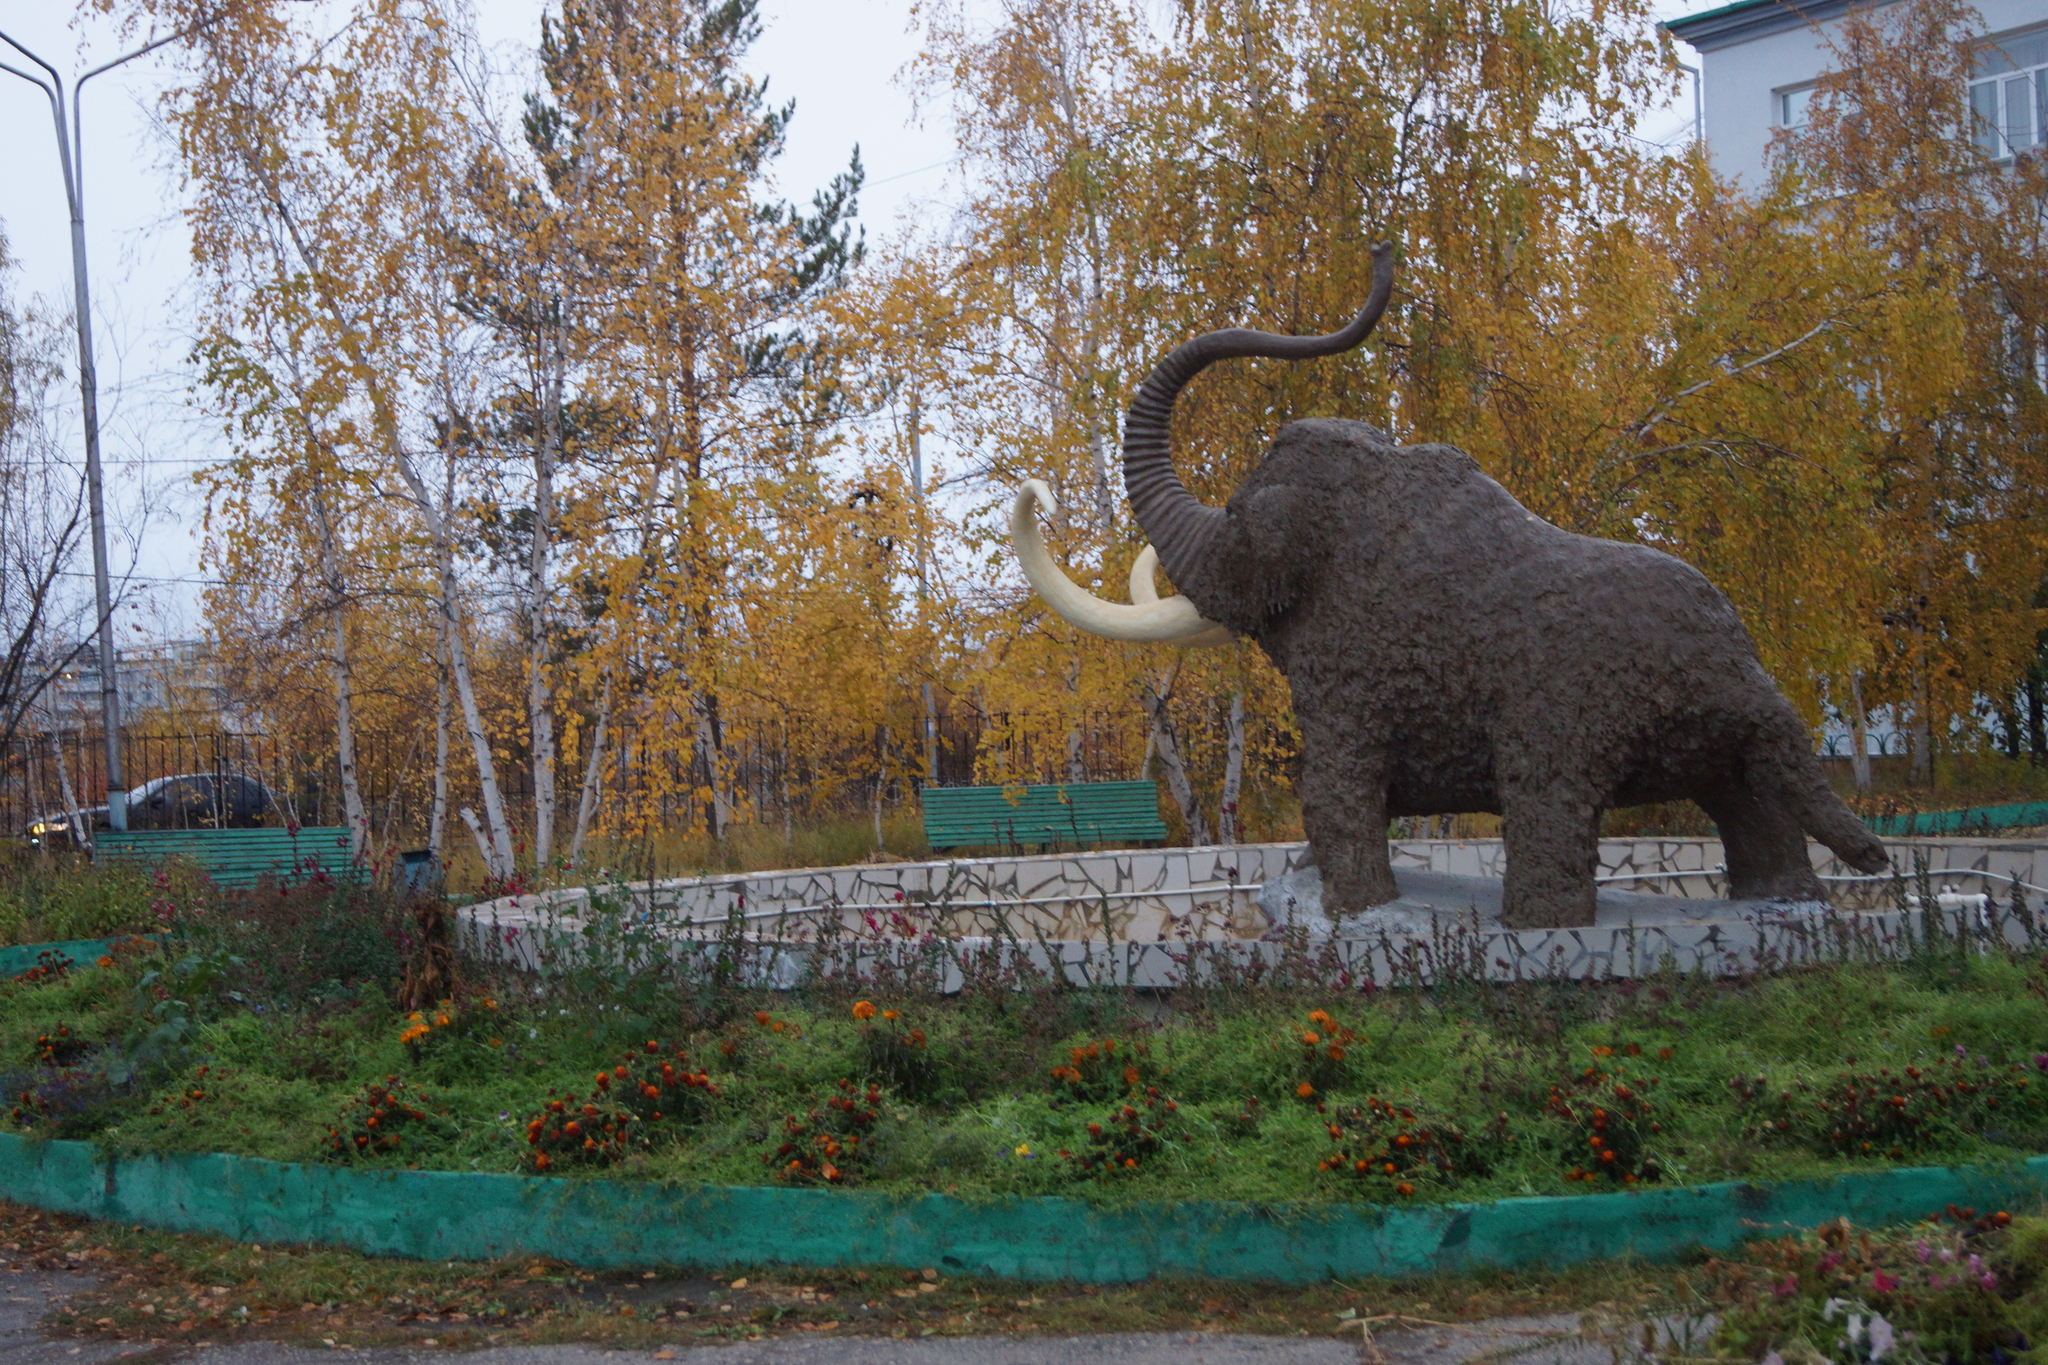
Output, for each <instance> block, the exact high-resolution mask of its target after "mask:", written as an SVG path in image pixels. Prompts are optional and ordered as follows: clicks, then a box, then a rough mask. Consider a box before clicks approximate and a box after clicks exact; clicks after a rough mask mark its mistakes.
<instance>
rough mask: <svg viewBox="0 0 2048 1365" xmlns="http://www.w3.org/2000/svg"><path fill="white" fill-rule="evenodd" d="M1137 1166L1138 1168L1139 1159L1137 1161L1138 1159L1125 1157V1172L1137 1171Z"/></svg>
mask: <svg viewBox="0 0 2048 1365" xmlns="http://www.w3.org/2000/svg"><path fill="white" fill-rule="evenodd" d="M1137 1166H1138V1159H1137V1158H1136V1157H1129V1156H1127V1157H1125V1158H1124V1169H1125V1170H1127V1171H1131V1170H1136V1169H1137Z"/></svg>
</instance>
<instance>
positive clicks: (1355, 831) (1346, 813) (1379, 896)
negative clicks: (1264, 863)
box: [1301, 724, 1401, 912]
mask: <svg viewBox="0 0 2048 1365" xmlns="http://www.w3.org/2000/svg"><path fill="white" fill-rule="evenodd" d="M1302 729H1303V732H1304V733H1303V739H1304V740H1305V741H1307V742H1305V743H1304V744H1303V746H1302V763H1301V822H1302V824H1303V825H1305V826H1306V827H1307V829H1308V842H1309V847H1310V848H1311V849H1312V850H1313V851H1314V853H1315V859H1316V867H1317V868H1318V869H1320V870H1321V872H1322V875H1323V904H1324V906H1325V907H1326V908H1327V909H1329V910H1331V911H1332V912H1343V911H1348V910H1364V909H1367V908H1368V907H1371V906H1375V905H1385V904H1386V903H1387V902H1388V901H1390V900H1393V899H1394V898H1395V897H1396V896H1398V895H1400V894H1401V892H1400V889H1399V888H1398V887H1396V886H1395V885H1394V865H1393V863H1392V862H1390V861H1389V860H1388V857H1387V778H1386V768H1385V764H1384V763H1383V762H1381V761H1379V760H1378V756H1377V755H1361V754H1358V753H1356V752H1349V753H1347V752H1346V751H1345V750H1344V749H1343V748H1342V747H1341V742H1333V741H1334V740H1335V739H1336V737H1334V736H1314V735H1312V734H1311V733H1310V727H1309V726H1308V725H1307V724H1304V725H1303V727H1302ZM1319 741H1320V742H1319Z"/></svg>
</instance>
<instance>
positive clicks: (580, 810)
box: [569, 678, 612, 867]
mask: <svg viewBox="0 0 2048 1365" xmlns="http://www.w3.org/2000/svg"><path fill="white" fill-rule="evenodd" d="M611 718H612V680H611V679H610V678H606V679H605V680H604V699H603V700H602V701H600V702H599V703H598V704H597V730H596V732H595V733H593V734H592V735H591V737H590V762H589V763H587V764H585V765H584V767H583V791H582V794H581V795H580V796H579V797H578V798H577V801H576V833H575V834H574V835H573V836H572V837H571V838H570V840H569V866H571V867H575V866H577V865H578V864H580V863H581V862H582V861H583V836H584V835H585V834H586V833H587V832H588V831H589V829H590V817H591V816H593V815H595V814H596V813H597V794H598V790H599V786H600V783H599V779H600V778H602V777H603V776H604V732H605V727H606V726H607V725H609V724H610V723H611Z"/></svg>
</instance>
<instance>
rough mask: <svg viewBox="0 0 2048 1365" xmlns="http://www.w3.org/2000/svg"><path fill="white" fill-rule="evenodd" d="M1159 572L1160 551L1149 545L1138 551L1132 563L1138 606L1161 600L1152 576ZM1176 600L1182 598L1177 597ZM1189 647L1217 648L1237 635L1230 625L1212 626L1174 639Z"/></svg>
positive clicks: (1134, 597) (1132, 599) (1134, 592)
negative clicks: (1200, 631) (1197, 632)
mask: <svg viewBox="0 0 2048 1365" xmlns="http://www.w3.org/2000/svg"><path fill="white" fill-rule="evenodd" d="M1158 572H1159V551H1157V550H1155V549H1153V548H1152V547H1151V546H1150V545H1147V546H1146V547H1145V548H1144V549H1142V550H1140V551H1138V559H1137V562H1136V563H1134V564H1132V565H1131V601H1132V602H1133V603H1135V604H1136V605H1138V606H1141V607H1143V606H1148V605H1150V604H1151V603H1153V602H1157V601H1158V600H1159V590H1158V589H1157V588H1156V587H1154V586H1153V583H1152V576H1153V575H1154V574H1156V573H1158ZM1174 600H1175V601H1179V600H1181V599H1179V598H1176V599H1174ZM1174 643H1175V644H1177V645H1180V646H1182V647H1184V648H1187V649H1217V648H1220V647H1221V646H1223V645H1229V644H1235V643H1237V637H1236V636H1235V635H1232V634H1231V633H1230V627H1228V626H1211V627H1209V628H1208V629H1207V630H1205V631H1203V632H1202V633H1201V634H1199V635H1190V636H1188V637H1187V638H1185V639H1181V640H1176V641H1174Z"/></svg>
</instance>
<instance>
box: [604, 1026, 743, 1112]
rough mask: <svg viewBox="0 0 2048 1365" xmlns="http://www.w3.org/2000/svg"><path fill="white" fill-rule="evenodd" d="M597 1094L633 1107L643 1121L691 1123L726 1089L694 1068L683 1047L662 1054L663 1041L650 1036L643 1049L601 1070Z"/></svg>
mask: <svg viewBox="0 0 2048 1365" xmlns="http://www.w3.org/2000/svg"><path fill="white" fill-rule="evenodd" d="M594 1084H595V1086H596V1089H597V1093H598V1094H600V1095H605V1096H609V1097H611V1098H613V1099H615V1100H617V1101H618V1102H620V1103H623V1104H628V1105H631V1106H632V1107H633V1112H634V1117H636V1118H637V1119H639V1120H640V1121H641V1123H643V1124H647V1123H667V1124H675V1125H679V1126H689V1125H694V1124H697V1123H701V1122H702V1121H703V1120H704V1119H705V1118H706V1117H707V1116H708V1115H709V1114H710V1112H711V1107H712V1103H713V1102H714V1101H716V1100H718V1099H720V1098H722V1097H723V1096H724V1094H725V1092H724V1091H723V1090H722V1089H720V1087H719V1085H718V1083H717V1082H716V1081H714V1080H712V1079H711V1076H710V1073H708V1072H706V1071H705V1070H704V1069H703V1068H702V1067H698V1068H697V1069H696V1070H694V1071H693V1070H691V1069H690V1059H689V1057H688V1056H687V1055H686V1054H685V1053H684V1052H683V1050H682V1049H681V1048H676V1049H675V1050H674V1052H672V1053H671V1054H670V1055H669V1056H667V1057H663V1056H662V1055H661V1044H660V1043H659V1042H657V1041H656V1040H654V1039H652V1038H650V1039H648V1040H647V1046H646V1048H645V1049H644V1050H642V1051H639V1052H631V1053H628V1054H627V1055H626V1060H625V1061H623V1062H621V1063H620V1064H619V1065H617V1066H615V1067H613V1068H612V1069H611V1070H610V1071H600V1072H598V1073H597V1077H596V1079H595V1082H594Z"/></svg>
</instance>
